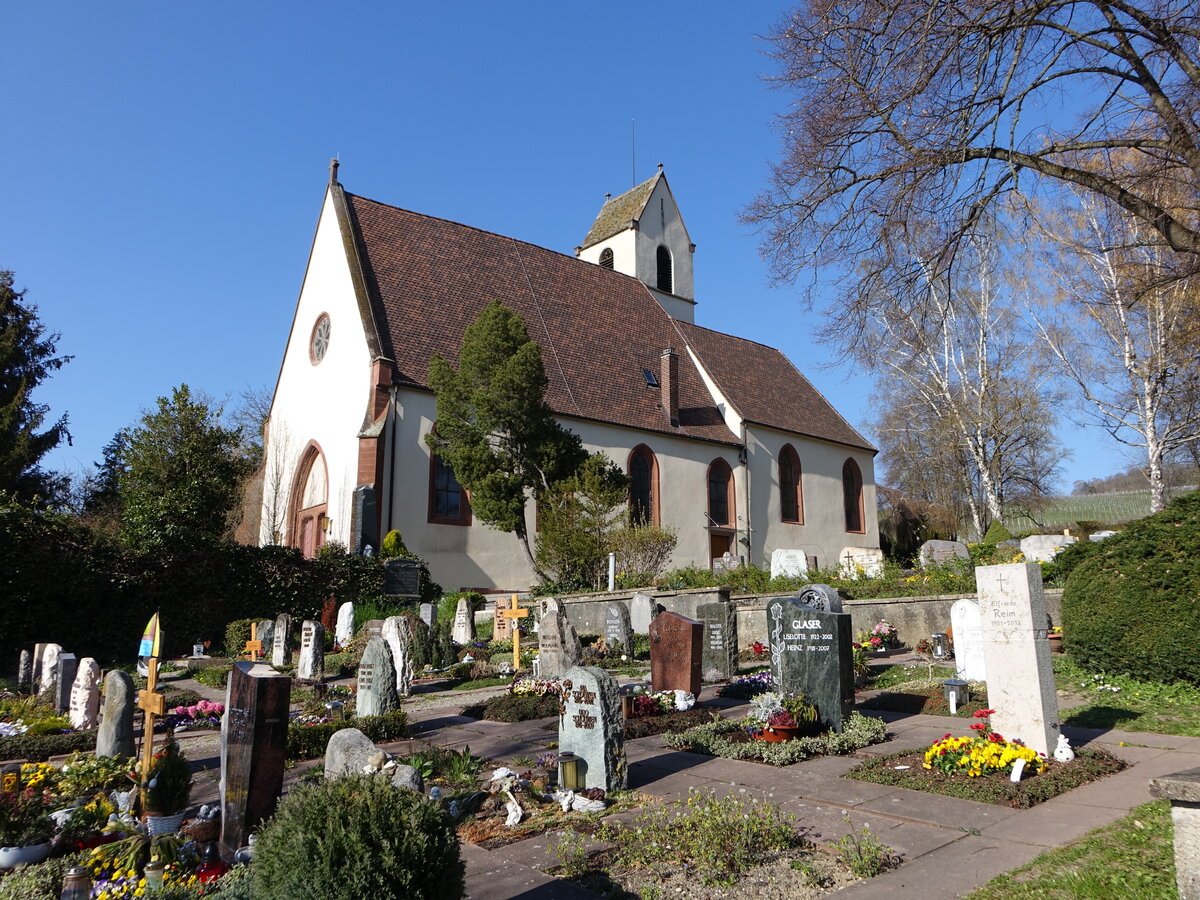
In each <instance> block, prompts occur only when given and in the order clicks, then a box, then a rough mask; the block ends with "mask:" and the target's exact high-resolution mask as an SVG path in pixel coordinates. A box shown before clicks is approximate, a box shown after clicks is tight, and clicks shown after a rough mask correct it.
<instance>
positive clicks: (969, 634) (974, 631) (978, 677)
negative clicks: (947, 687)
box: [950, 598, 987, 681]
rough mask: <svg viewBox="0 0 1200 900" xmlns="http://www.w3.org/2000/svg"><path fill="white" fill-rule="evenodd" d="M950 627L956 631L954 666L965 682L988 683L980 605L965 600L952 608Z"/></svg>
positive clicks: (956, 602) (959, 601) (957, 602)
mask: <svg viewBox="0 0 1200 900" xmlns="http://www.w3.org/2000/svg"><path fill="white" fill-rule="evenodd" d="M950 626H951V628H952V629H953V630H954V665H955V667H956V668H957V669H958V677H959V678H961V679H963V680H964V681H987V665H986V664H985V663H984V659H983V620H982V618H981V617H980V612H979V604H978V603H976V602H975V601H974V600H968V599H966V598H963V599H962V600H955V601H954V605H953V606H951V607H950Z"/></svg>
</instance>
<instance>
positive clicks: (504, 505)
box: [425, 300, 587, 579]
mask: <svg viewBox="0 0 1200 900" xmlns="http://www.w3.org/2000/svg"><path fill="white" fill-rule="evenodd" d="M429 384H430V386H431V387H432V388H433V390H434V394H435V395H436V397H437V430H436V432H434V433H433V434H430V435H428V436H427V437H426V438H425V440H426V442H427V443H428V445H429V448H430V449H431V450H432V451H433V452H434V453H436V454H437V455H438V456H440V457H441V458H442V460H443V461H444V462H445V463H447V464H448V465H449V466H450V467H451V468H452V469H453V470H454V474H455V477H457V479H458V482H459V484H461V485H462V486H463V487H464V488H466V489H467V490H468V491H469V492H470V495H471V509H472V512H473V513H474V514H475V515H476V516H478V517H479V519H480V520H481V521H483V522H485V523H486V524H488V525H491V526H492V527H494V528H497V529H499V530H500V531H510V532H512V533H513V534H515V535H516V536H517V539H518V541H519V542H520V546H521V550H522V552H523V553H524V555H525V559H526V561H527V562H528V563H529V565H530V567H531V568H533V570H534V571H535V572H536V573H537V574H538V576H539V577H541V578H543V579H544V578H545V576H544V575H543V574H542V572H541V571H540V570H539V569H538V567H537V565H536V564H535V562H534V559H533V554H532V552H531V551H530V547H529V530H528V526H527V525H526V521H525V502H526V499H527V497H528V496H529V494H530V493H531V492H532V494H533V496H534V497H536V498H540V497H542V496H544V495H546V494H547V493H548V492H549V491H550V490H551V489H552V488H553V487H554V485H555V484H557V483H558V482H560V481H562V480H564V479H565V478H568V477H570V476H571V475H573V474H574V473H575V471H576V470H577V469H578V468H579V466H580V465H582V463H583V461H584V460H585V459H586V458H587V453H586V452H585V451H584V449H583V443H582V441H580V439H579V436H578V435H576V434H574V433H572V432H570V431H568V430H567V429H565V428H563V427H562V426H561V425H559V424H558V422H556V421H555V419H554V413H553V412H552V411H551V409H550V406H549V405H548V404H547V403H546V400H545V392H546V385H547V384H548V381H547V379H546V371H545V368H544V367H543V365H542V351H541V349H540V348H539V347H538V345H537V344H536V343H534V341H532V340H531V339H530V337H529V333H528V332H527V331H526V329H525V321H524V320H523V319H522V318H521V316H520V315H519V314H517V313H515V312H513V311H512V310H510V309H508V308H507V307H505V306H504V305H503V304H501V303H500V302H499V301H498V300H493V301H492V302H491V303H490V304H489V305H488V306H487V308H486V309H484V310H483V312H482V313H480V315H479V318H478V319H476V320H475V322H473V323H472V324H471V325H469V326H468V327H467V330H466V332H465V333H464V334H463V345H462V354H461V357H460V361H459V367H458V368H457V369H456V368H455V367H454V366H453V365H452V364H450V363H449V362H447V361H446V360H445V359H443V358H442V357H441V355H437V356H435V357H434V358H433V360H432V361H431V362H430V364H429Z"/></svg>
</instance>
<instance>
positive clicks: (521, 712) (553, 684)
mask: <svg viewBox="0 0 1200 900" xmlns="http://www.w3.org/2000/svg"><path fill="white" fill-rule="evenodd" d="M561 700H562V683H561V682H559V681H557V680H555V679H553V678H550V679H540V680H539V679H535V678H520V677H518V678H515V679H513V683H512V687H511V688H509V690H508V693H507V694H501V695H500V696H498V697H492V698H491V699H490V700H487V701H485V702H483V703H473V704H471V705H470V706H464V707H463V709H462V714H463V715H464V716H467V717H468V718H472V719H488V720H490V721H492V722H528V721H531V720H533V719H545V718H549V717H550V716H557V715H558V713H559V708H560V703H561Z"/></svg>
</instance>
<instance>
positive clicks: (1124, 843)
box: [966, 800, 1179, 900]
mask: <svg viewBox="0 0 1200 900" xmlns="http://www.w3.org/2000/svg"><path fill="white" fill-rule="evenodd" d="M1174 834H1175V833H1174V828H1173V827H1172V824H1171V807H1170V804H1169V803H1168V802H1167V801H1166V800H1156V801H1154V802H1152V803H1143V804H1142V805H1141V806H1138V807H1136V808H1135V809H1133V810H1132V811H1131V812H1130V813H1129V815H1127V816H1124V817H1122V818H1120V819H1118V820H1117V821H1115V822H1113V823H1112V824H1110V825H1106V826H1104V827H1103V828H1098V829H1096V830H1095V831H1092V832H1089V833H1088V834H1087V835H1086V836H1084V837H1083V839H1082V840H1079V841H1076V842H1075V843H1073V844H1070V845H1069V846H1066V847H1059V848H1057V849H1055V850H1051V851H1050V852H1048V853H1044V854H1042V855H1041V856H1039V857H1038V858H1037V859H1035V860H1033V861H1032V862H1029V863H1026V864H1025V865H1024V866H1021V867H1020V868H1019V869H1015V870H1013V871H1012V872H1008V873H1007V874H1004V875H1000V876H998V877H996V878H993V879H992V880H991V881H989V882H988V883H987V884H985V885H984V886H983V887H981V888H979V889H978V890H976V891H974V892H973V893H971V894H969V895H968V896H967V897H966V900H1126V898H1130V897H1154V898H1155V900H1173V898H1176V897H1178V896H1179V894H1178V892H1177V890H1176V887H1175V853H1174Z"/></svg>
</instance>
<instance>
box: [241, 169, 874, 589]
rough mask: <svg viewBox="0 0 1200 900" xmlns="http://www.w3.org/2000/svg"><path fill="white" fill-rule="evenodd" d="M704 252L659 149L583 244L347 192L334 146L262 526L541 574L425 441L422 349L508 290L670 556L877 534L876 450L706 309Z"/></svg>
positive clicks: (267, 538) (290, 350) (820, 556)
mask: <svg viewBox="0 0 1200 900" xmlns="http://www.w3.org/2000/svg"><path fill="white" fill-rule="evenodd" d="M694 251H695V246H694V245H693V244H692V242H691V239H690V237H689V235H688V233H687V229H686V228H685V226H684V223H683V219H682V217H681V216H680V214H679V209H678V207H677V206H676V204H675V200H674V197H673V195H672V193H671V190H670V187H669V186H668V184H667V179H666V176H665V175H664V174H663V172H662V171H661V168H660V171H659V172H658V173H657V174H655V175H654V176H653V177H652V178H651V179H649V180H648V181H646V182H644V183H643V184H641V185H638V186H637V187H635V188H633V189H632V190H630V191H628V192H627V193H625V194H622V195H620V196H619V197H616V198H609V199H608V200H607V201H606V202H605V204H604V206H603V208H602V209H601V211H600V214H599V215H598V217H597V219H596V221H595V223H593V225H592V227H591V229H590V230H589V232H588V234H587V236H586V237H585V239H584V241H583V243H582V245H581V246H579V247H578V248H576V251H575V255H574V257H571V256H567V255H564V254H561V253H557V252H554V251H551V250H547V249H545V248H542V247H537V246H535V245H532V244H528V243H525V242H522V241H519V240H517V239H515V238H510V237H505V236H502V235H497V234H492V233H489V232H486V231H482V230H480V229H477V228H472V227H470V226H467V225H461V224H458V223H454V222H449V221H446V220H444V219H438V218H435V217H432V216H428V215H423V214H420V213H415V212H410V211H408V210H404V209H400V208H398V207H394V206H389V205H387V204H384V203H380V202H377V201H374V200H369V199H367V198H365V197H360V196H358V195H355V194H351V193H349V192H347V191H346V190H345V189H344V188H343V187H342V185H341V184H340V183H339V182H338V180H337V166H336V163H334V164H333V166H332V167H331V172H330V180H329V184H328V186H327V189H326V194H325V200H324V204H323V207H322V211H321V216H320V219H319V221H318V223H317V229H316V234H315V237H314V239H313V245H312V250H311V253H310V256H309V261H308V268H307V271H306V274H305V278H304V283H303V286H302V288H301V291H300V297H299V301H298V303H297V306H296V312H295V317H294V319H293V321H292V328H291V333H290V335H289V337H288V342H287V348H286V351H285V353H284V358H283V363H282V365H281V368H280V373H279V379H278V382H277V384H276V389H275V394H274V398H273V402H272V407H271V413H270V417H269V419H268V422H267V426H266V434H265V450H264V464H263V470H262V472H261V473H260V476H261V479H262V487H263V500H262V510H261V522H260V535H259V540H260V542H261V543H282V544H288V545H291V546H295V547H299V548H301V549H302V550H303V551H304V552H305V553H306V554H311V553H313V552H315V550H316V548H318V547H319V546H320V545H321V544H323V543H325V542H327V541H339V542H341V543H343V544H345V545H346V546H348V547H349V548H350V549H352V550H356V551H362V550H363V549H364V548H365V547H366V546H371V547H374V548H377V547H378V546H379V541H380V539H381V537H382V535H384V534H386V533H387V532H388V531H389V530H391V529H393V528H394V529H399V530H400V531H401V533H402V534H403V536H404V540H405V543H406V544H407V546H408V547H409V549H410V550H412V551H413V552H415V553H418V554H420V555H421V556H422V557H424V558H425V559H426V560H427V561H428V563H429V566H430V570H431V572H432V575H433V577H434V579H435V580H437V581H438V582H440V583H441V584H442V585H443V586H445V587H446V588H448V589H456V588H459V587H474V588H481V589H488V590H523V589H526V588H528V587H529V586H530V585H531V584H532V583H533V582H534V580H535V578H534V575H533V573H532V572H531V571H530V570H529V568H528V566H527V564H526V562H525V561H524V559H523V557H522V554H521V553H520V551H519V549H518V547H517V544H516V538H515V537H514V536H513V535H511V534H507V533H501V532H498V531H496V530H494V529H492V528H490V527H488V526H486V525H484V524H482V523H481V522H479V521H476V520H475V519H473V517H472V515H471V510H470V498H469V496H467V494H466V492H465V491H463V490H462V489H461V487H460V486H459V485H458V483H457V481H456V480H455V478H454V475H453V472H451V471H450V470H449V469H448V467H446V466H444V465H443V464H442V463H441V461H440V460H439V459H437V458H436V457H435V456H432V455H431V454H430V451H429V450H428V448H427V447H426V445H425V441H424V437H425V435H427V434H428V433H429V432H430V431H431V430H432V429H433V428H434V427H435V425H436V422H435V419H436V406H435V403H434V397H433V393H432V391H431V390H430V388H429V386H428V367H429V360H430V359H431V358H432V357H433V355H434V354H435V353H440V354H441V355H442V356H444V357H446V358H447V359H448V360H450V361H452V362H455V363H457V360H458V353H459V347H460V344H461V342H462V336H463V331H464V330H465V328H466V327H467V325H469V324H470V323H471V322H473V321H474V320H475V318H476V317H477V316H478V314H479V312H480V311H481V310H482V309H483V307H484V306H485V305H486V304H487V303H488V302H490V301H491V300H493V299H496V300H500V301H501V302H502V303H504V304H505V305H506V306H508V307H509V308H511V309H513V310H515V311H517V312H519V313H520V314H521V315H522V316H523V317H524V319H525V322H526V325H527V328H528V331H529V334H530V337H532V338H533V339H534V340H535V341H536V342H537V343H538V344H539V346H540V347H541V349H542V358H543V362H544V364H545V369H546V374H547V377H548V378H549V382H550V383H549V387H548V389H547V393H546V399H547V401H548V402H549V403H550V405H551V407H552V408H553V409H554V411H555V414H556V415H557V417H558V419H559V421H560V422H561V423H562V424H563V425H564V426H565V427H567V428H569V429H571V430H572V431H574V432H576V433H577V434H578V435H579V436H580V437H581V438H582V440H583V443H584V446H585V447H586V448H587V449H588V450H590V451H600V452H603V453H605V454H607V455H608V456H609V457H610V458H611V459H612V460H613V461H614V462H616V463H617V464H619V465H620V466H621V467H622V468H624V470H625V471H626V472H627V473H629V474H630V476H631V478H632V484H633V486H632V489H631V492H630V499H629V503H630V510H631V513H632V514H633V516H634V518H635V519H640V520H643V521H651V522H654V523H658V524H661V525H663V526H665V527H667V528H670V529H672V530H674V531H675V533H676V535H677V537H678V545H677V547H676V550H675V553H674V556H673V558H672V560H671V565H672V566H681V565H689V564H690V565H699V566H708V565H710V564H711V561H712V559H713V558H717V557H721V556H722V555H723V554H724V553H726V552H729V553H731V554H732V555H734V556H741V557H743V558H744V559H746V560H747V561H749V562H753V563H755V564H757V565H763V566H768V565H769V564H770V559H771V553H772V551H773V550H775V549H778V548H793V549H800V550H803V551H804V552H805V553H806V554H807V555H808V556H809V559H810V561H815V562H816V563H817V564H818V565H821V566H833V565H836V562H837V558H838V555H839V554H840V553H841V552H842V550H843V548H845V547H870V548H873V547H878V546H879V535H878V527H877V522H876V514H875V489H874V470H873V459H874V455H875V450H874V448H873V447H872V446H871V445H870V444H869V443H868V442H867V441H866V440H865V439H864V438H863V437H862V435H860V434H859V433H858V432H857V431H856V430H855V429H854V428H853V427H851V426H850V424H849V423H848V422H846V420H845V419H843V418H842V417H841V416H840V415H839V414H838V413H837V411H836V410H834V408H833V407H832V406H831V405H830V404H829V403H828V401H826V400H825V398H824V397H822V396H821V395H820V393H819V392H818V391H817V390H816V389H815V388H813V386H812V385H811V384H810V383H809V382H808V380H807V379H806V378H805V377H804V376H803V375H802V374H801V373H800V372H799V371H798V370H797V369H796V368H795V367H794V366H793V365H792V364H791V363H790V362H789V361H788V360H787V359H786V358H785V357H784V356H783V355H782V354H781V353H780V352H779V351H777V350H774V349H772V348H770V347H766V346H764V345H762V344H759V343H755V342H753V341H747V340H744V339H741V338H737V337H733V336H731V335H726V334H722V333H720V332H717V331H713V330H711V329H707V328H704V327H701V326H699V325H696V324H695V321H694V318H695V317H694V312H695V306H696V303H695V290H694V283H693V275H692V255H693V253H694ZM528 521H529V522H530V523H531V524H532V523H533V522H534V521H535V518H534V514H533V509H532V501H531V504H530V509H529V512H528Z"/></svg>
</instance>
